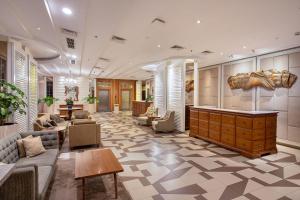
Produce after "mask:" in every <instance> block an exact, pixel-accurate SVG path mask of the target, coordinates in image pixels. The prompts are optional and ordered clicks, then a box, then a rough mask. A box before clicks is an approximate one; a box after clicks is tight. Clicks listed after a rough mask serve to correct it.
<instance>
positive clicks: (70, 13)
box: [62, 8, 72, 15]
mask: <svg viewBox="0 0 300 200" xmlns="http://www.w3.org/2000/svg"><path fill="white" fill-rule="evenodd" d="M62 11H63V13H64V14H66V15H72V10H71V9H70V8H63V9H62Z"/></svg>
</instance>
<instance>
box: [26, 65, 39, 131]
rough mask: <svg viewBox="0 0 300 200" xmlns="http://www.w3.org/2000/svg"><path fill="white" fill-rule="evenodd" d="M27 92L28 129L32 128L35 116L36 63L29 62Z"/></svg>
mask: <svg viewBox="0 0 300 200" xmlns="http://www.w3.org/2000/svg"><path fill="white" fill-rule="evenodd" d="M29 65H30V66H29V94H28V108H29V109H28V124H29V130H32V129H33V123H34V121H35V119H36V118H37V113H38V110H37V102H38V94H37V91H38V88H37V87H38V86H37V85H38V84H37V79H38V78H37V69H36V67H37V66H36V64H35V63H33V62H30V64H29Z"/></svg>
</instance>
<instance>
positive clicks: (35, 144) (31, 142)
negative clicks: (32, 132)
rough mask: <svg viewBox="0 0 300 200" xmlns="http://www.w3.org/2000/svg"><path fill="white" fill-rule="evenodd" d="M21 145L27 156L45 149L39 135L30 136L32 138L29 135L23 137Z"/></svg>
mask: <svg viewBox="0 0 300 200" xmlns="http://www.w3.org/2000/svg"><path fill="white" fill-rule="evenodd" d="M23 145H24V149H25V151H26V156H27V157H34V156H37V155H39V154H41V153H44V152H45V151H46V149H45V148H44V146H43V143H42V140H41V137H40V136H38V137H32V138H29V137H26V138H24V139H23Z"/></svg>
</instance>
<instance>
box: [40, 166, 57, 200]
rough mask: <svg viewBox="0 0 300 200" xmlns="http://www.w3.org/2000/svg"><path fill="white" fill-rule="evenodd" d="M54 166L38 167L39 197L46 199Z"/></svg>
mask: <svg viewBox="0 0 300 200" xmlns="http://www.w3.org/2000/svg"><path fill="white" fill-rule="evenodd" d="M53 171H54V170H53V167H51V166H40V167H38V182H39V189H38V195H39V198H38V199H44V197H45V195H46V192H47V189H48V186H49V184H50V182H51V177H52V176H53Z"/></svg>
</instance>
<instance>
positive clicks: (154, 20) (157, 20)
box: [151, 17, 166, 24]
mask: <svg viewBox="0 0 300 200" xmlns="http://www.w3.org/2000/svg"><path fill="white" fill-rule="evenodd" d="M156 22H157V23H161V24H165V23H166V21H165V20H163V19H160V18H158V17H157V18H155V19H153V20H152V22H151V23H152V24H153V23H156Z"/></svg>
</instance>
